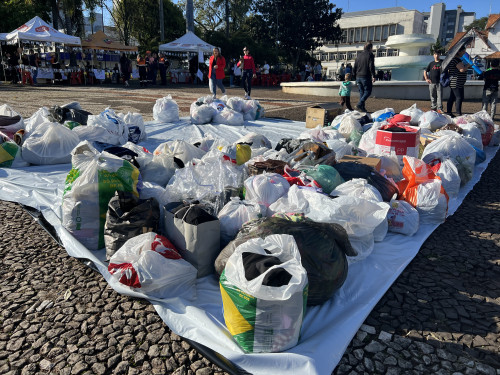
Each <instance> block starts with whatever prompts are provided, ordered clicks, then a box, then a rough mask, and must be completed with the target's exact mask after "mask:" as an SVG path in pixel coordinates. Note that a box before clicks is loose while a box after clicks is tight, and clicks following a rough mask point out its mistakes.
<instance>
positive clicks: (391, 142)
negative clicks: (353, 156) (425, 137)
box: [374, 126, 420, 166]
mask: <svg viewBox="0 0 500 375" xmlns="http://www.w3.org/2000/svg"><path fill="white" fill-rule="evenodd" d="M405 128H406V130H407V131H406V132H390V131H386V130H380V129H379V130H377V137H376V138H375V150H374V152H375V154H378V155H388V156H391V155H395V156H396V157H397V158H398V161H399V164H400V165H401V166H403V156H405V155H407V156H413V157H415V158H418V151H419V146H420V128H418V127H415V126H405Z"/></svg>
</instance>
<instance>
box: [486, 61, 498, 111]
mask: <svg viewBox="0 0 500 375" xmlns="http://www.w3.org/2000/svg"><path fill="white" fill-rule="evenodd" d="M498 65H499V64H498V60H496V59H495V60H493V61H492V62H491V68H490V69H488V70H487V71H486V72H484V88H483V111H488V104H490V103H491V112H490V113H491V119H492V120H493V121H495V112H496V107H497V102H498V80H499V79H500V69H499V68H498Z"/></svg>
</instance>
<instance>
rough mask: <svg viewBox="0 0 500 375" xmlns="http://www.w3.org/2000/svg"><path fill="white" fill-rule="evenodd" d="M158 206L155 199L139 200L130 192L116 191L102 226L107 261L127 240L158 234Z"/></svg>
mask: <svg viewBox="0 0 500 375" xmlns="http://www.w3.org/2000/svg"><path fill="white" fill-rule="evenodd" d="M159 223H160V205H159V203H158V201H157V200H156V199H155V198H149V199H139V198H137V197H136V196H135V195H133V194H132V193H130V192H124V191H117V192H115V195H114V197H113V198H111V200H110V201H109V204H108V212H107V213H106V224H105V225H104V244H105V245H106V258H107V259H108V260H109V259H110V258H111V257H112V256H113V254H114V253H116V252H117V251H118V249H120V247H122V246H123V244H124V243H125V242H127V240H129V239H131V238H133V237H135V236H138V235H139V234H143V233H148V232H158V226H159Z"/></svg>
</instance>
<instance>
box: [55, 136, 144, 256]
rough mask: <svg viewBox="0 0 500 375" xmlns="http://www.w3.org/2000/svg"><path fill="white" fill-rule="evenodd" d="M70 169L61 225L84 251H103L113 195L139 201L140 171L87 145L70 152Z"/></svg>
mask: <svg viewBox="0 0 500 375" xmlns="http://www.w3.org/2000/svg"><path fill="white" fill-rule="evenodd" d="M71 155H72V159H71V163H72V169H71V171H70V172H69V173H68V176H67V177H66V184H65V187H64V193H63V204H62V223H63V226H64V227H65V228H66V229H67V230H68V231H70V232H71V233H72V234H73V236H75V238H76V239H77V240H79V241H80V242H81V243H82V244H83V245H84V246H85V247H86V248H87V249H89V250H98V249H101V248H103V247H104V224H105V223H106V212H107V210H108V203H109V201H110V199H111V198H112V197H113V196H114V194H115V192H116V191H128V192H131V193H133V194H134V195H135V196H136V197H139V190H140V188H141V186H142V181H141V179H140V174H139V170H138V169H137V168H136V167H134V166H133V165H132V164H131V163H129V162H128V161H126V160H124V159H121V158H119V157H118V156H115V155H112V154H110V153H108V152H105V151H104V152H102V153H100V152H98V151H97V150H96V149H95V148H94V147H93V146H92V145H91V144H90V143H89V142H88V141H83V142H81V143H80V144H79V145H78V146H76V147H75V149H74V150H73V151H72V152H71Z"/></svg>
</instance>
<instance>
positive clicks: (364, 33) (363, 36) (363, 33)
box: [361, 27, 368, 42]
mask: <svg viewBox="0 0 500 375" xmlns="http://www.w3.org/2000/svg"><path fill="white" fill-rule="evenodd" d="M367 36H368V28H367V27H363V29H362V30H361V41H362V42H366V38H367Z"/></svg>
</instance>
